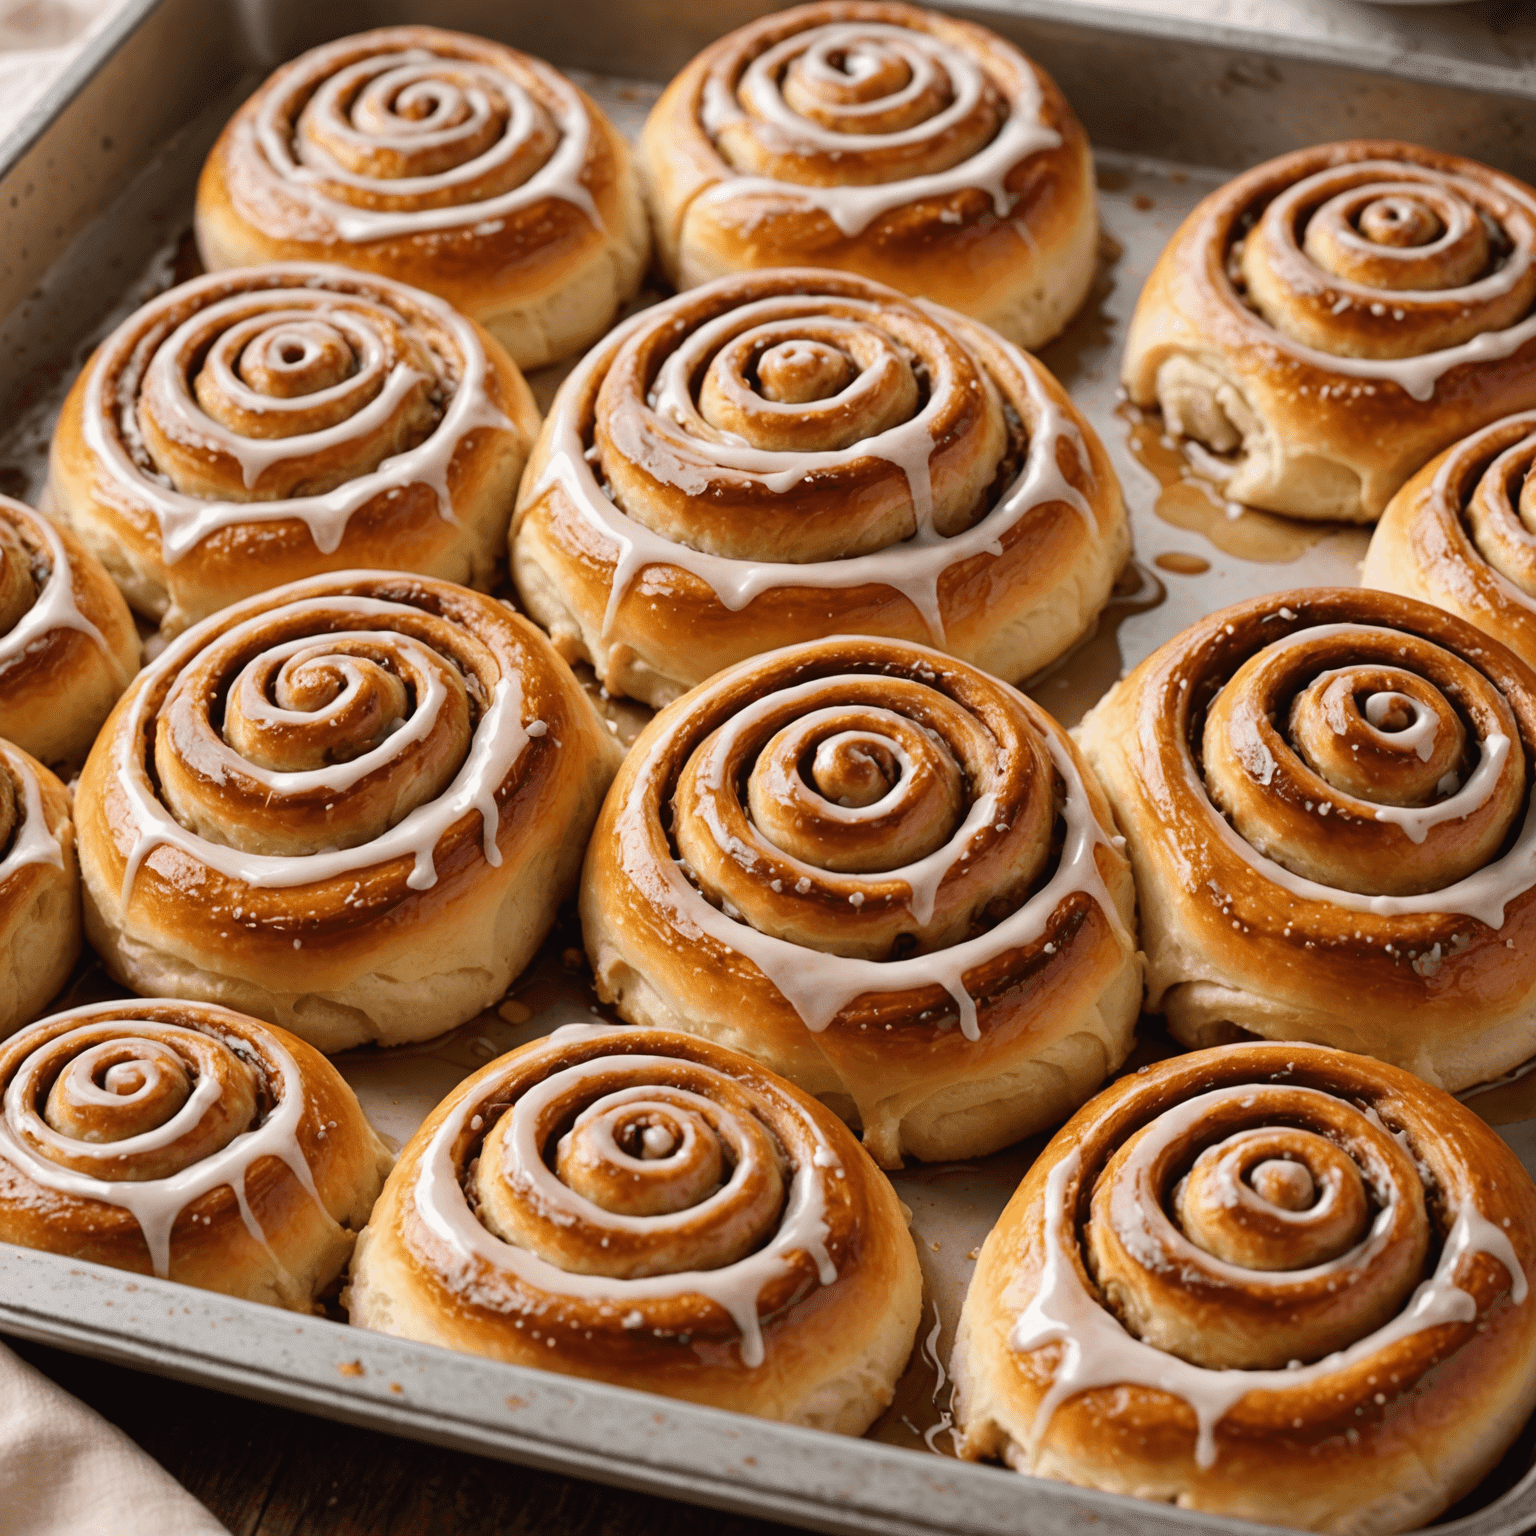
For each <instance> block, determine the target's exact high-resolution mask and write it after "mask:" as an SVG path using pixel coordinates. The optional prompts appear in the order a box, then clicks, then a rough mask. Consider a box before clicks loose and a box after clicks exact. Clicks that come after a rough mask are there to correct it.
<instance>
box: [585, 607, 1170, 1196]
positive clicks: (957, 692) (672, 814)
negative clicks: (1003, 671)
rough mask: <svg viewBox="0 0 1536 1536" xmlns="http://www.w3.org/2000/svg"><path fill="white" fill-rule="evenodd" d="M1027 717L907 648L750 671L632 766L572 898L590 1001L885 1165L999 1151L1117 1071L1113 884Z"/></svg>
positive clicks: (1116, 861) (1049, 725)
mask: <svg viewBox="0 0 1536 1536" xmlns="http://www.w3.org/2000/svg"><path fill="white" fill-rule="evenodd" d="M1118 843H1119V839H1118V838H1117V837H1116V836H1115V832H1114V823H1113V821H1112V819H1111V817H1110V814H1109V808H1108V806H1107V804H1106V803H1105V801H1104V798H1103V794H1102V791H1101V790H1100V789H1099V787H1098V785H1097V784H1096V783H1095V782H1094V780H1093V776H1092V774H1091V773H1089V772H1088V770H1087V769H1086V768H1085V767H1084V766H1083V764H1082V762H1081V760H1080V759H1079V757H1078V756H1077V753H1076V752H1075V750H1074V749H1073V747H1072V744H1071V742H1070V741H1069V740H1068V739H1067V736H1066V733H1065V732H1064V731H1063V730H1062V729H1061V727H1060V726H1058V725H1057V724H1056V722H1055V721H1054V720H1052V719H1051V718H1050V716H1049V715H1047V714H1046V713H1045V712H1044V711H1043V710H1042V709H1040V708H1039V707H1038V706H1036V705H1035V704H1033V703H1031V702H1030V701H1029V700H1028V699H1026V698H1024V697H1023V696H1022V695H1021V694H1019V693H1016V692H1015V691H1014V690H1013V689H1012V688H1009V687H1008V686H1007V685H1006V684H1004V683H1000V682H998V681H997V680H996V679H995V678H991V677H988V676H987V675H986V674H985V673H982V672H980V671H978V670H977V669H976V668H974V667H970V666H967V665H966V664H965V663H964V662H959V661H954V660H952V659H950V658H949V657H946V656H942V655H940V654H939V653H938V652H937V651H930V650H926V649H924V648H923V647H921V646H914V645H898V644H896V643H894V642H892V641H882V640H859V639H852V638H846V637H845V638H841V639H835V640H825V641H819V642H817V643H815V644H811V645H801V646H791V647H788V648H786V649H784V650H782V651H775V652H773V653H772V654H771V655H768V656H764V657H761V658H759V659H758V660H756V661H752V662H745V663H743V664H742V665H741V666H738V667H733V668H731V669H730V670H729V671H727V672H723V673H722V674H721V675H720V676H719V677H717V678H715V679H713V680H712V681H710V682H708V683H705V684H703V685H702V686H701V687H699V688H696V689H695V690H694V691H693V692H692V693H690V694H687V695H685V696H684V697H683V698H681V699H679V700H678V701H677V702H676V703H675V704H673V705H671V706H669V707H668V708H667V709H665V710H663V711H662V712H661V714H659V715H658V716H657V717H656V719H655V720H654V721H653V722H652V723H651V725H649V726H648V727H647V728H646V730H645V731H644V732H643V733H642V735H641V736H640V739H639V740H638V741H637V742H636V743H635V745H634V746H633V747H632V748H631V750H630V753H629V757H628V758H627V759H626V761H625V764H624V766H623V767H622V768H621V769H620V770H619V775H618V778H617V779H616V780H615V781H614V785H613V788H612V790H611V791H610V792H609V795H608V799H607V801H606V802H605V804H604V806H603V812H602V815H601V817H600V818H599V820H598V824H597V830H596V832H595V833H594V835H593V839H592V844H591V847H590V848H589V850H588V853H587V862H586V867H585V869H584V870H583V873H582V887H581V917H582V926H583V929H584V932H585V935H586V942H587V952H588V954H589V956H590V958H591V960H592V966H593V970H594V972H595V974H596V978H597V988H598V993H599V995H600V996H601V997H602V998H604V999H605V1000H606V1001H611V1002H613V1003H614V1004H615V1006H616V1007H617V1009H618V1011H619V1013H620V1014H621V1015H622V1016H623V1017H624V1018H626V1019H629V1020H631V1021H632V1022H635V1023H641V1024H648V1025H654V1026H657V1027H666V1028H674V1029H682V1030H688V1031H690V1032H692V1033H694V1034H700V1035H704V1036H707V1037H709V1038H710V1039H714V1040H717V1041H720V1042H721V1043H723V1044H726V1045H730V1046H733V1047H735V1048H736V1049H739V1050H742V1051H746V1052H747V1053H749V1054H751V1055H753V1056H756V1057H757V1058H758V1059H759V1060H761V1061H763V1062H766V1063H767V1064H768V1065H769V1066H770V1067H772V1068H773V1070H774V1071H776V1072H779V1073H781V1074H782V1075H783V1076H785V1077H788V1078H789V1079H790V1080H791V1081H792V1082H794V1083H796V1084H798V1085H799V1086H800V1087H801V1088H804V1089H806V1090H807V1091H808V1092H810V1093H814V1094H815V1095H816V1096H817V1097H818V1098H821V1099H824V1100H825V1101H826V1102H828V1103H829V1104H831V1105H832V1106H833V1107H834V1108H836V1109H837V1110H838V1111H839V1113H841V1114H843V1115H844V1116H845V1118H847V1119H849V1120H850V1121H851V1122H853V1123H856V1124H858V1125H859V1126H861V1127H862V1129H863V1133H864V1142H865V1145H866V1146H867V1147H868V1148H869V1150H870V1152H871V1153H872V1155H873V1156H874V1157H875V1159H876V1161H877V1162H880V1163H882V1164H884V1165H886V1166H888V1167H889V1166H893V1165H896V1164H899V1162H900V1160H901V1157H902V1155H903V1154H904V1153H910V1154H912V1155H914V1156H917V1157H921V1158H928V1159H939V1158H950V1157H967V1156H976V1155H979V1154H981V1153H984V1152H990V1151H994V1150H996V1149H997V1148H998V1147H1001V1146H1006V1145H1007V1144H1008V1143H1009V1142H1012V1141H1015V1140H1017V1139H1018V1138H1019V1137H1020V1136H1023V1135H1026V1134H1028V1133H1029V1132H1030V1131H1033V1130H1038V1129H1041V1128H1043V1127H1045V1126H1047V1125H1051V1124H1054V1123H1056V1122H1058V1121H1060V1120H1061V1119H1062V1117H1063V1116H1065V1115H1066V1114H1068V1113H1070V1112H1071V1110H1072V1109H1073V1108H1075V1107H1076V1106H1077V1105H1078V1104H1080V1103H1081V1102H1082V1101H1083V1099H1084V1098H1085V1097H1087V1095H1088V1094H1089V1093H1091V1092H1092V1091H1093V1089H1094V1088H1095V1087H1097V1086H1098V1084H1099V1083H1100V1082H1101V1081H1102V1080H1103V1079H1104V1077H1105V1075H1106V1074H1107V1073H1109V1072H1111V1071H1113V1070H1114V1068H1116V1067H1117V1066H1119V1064H1120V1063H1121V1062H1122V1061H1123V1060H1124V1059H1125V1056H1126V1053H1127V1052H1128V1051H1129V1049H1130V1044H1131V1034H1132V1031H1133V1029H1134V1028H1135V1023H1136V1017H1137V1012H1138V1007H1139V1004H1140V1001H1141V957H1140V956H1139V955H1138V954H1137V952H1136V941H1135V938H1134V932H1133V931H1134V923H1135V919H1134V903H1133V896H1132V890H1131V877H1130V870H1129V867H1128V865H1127V863H1126V861H1125V856H1124V855H1123V854H1122V853H1121V852H1120V851H1119V848H1118V846H1117V844H1118Z"/></svg>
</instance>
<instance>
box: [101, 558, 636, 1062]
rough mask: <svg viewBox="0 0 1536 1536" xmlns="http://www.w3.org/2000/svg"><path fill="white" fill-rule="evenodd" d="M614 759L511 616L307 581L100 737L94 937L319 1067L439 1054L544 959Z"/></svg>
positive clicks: (389, 588)
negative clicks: (226, 1008)
mask: <svg viewBox="0 0 1536 1536" xmlns="http://www.w3.org/2000/svg"><path fill="white" fill-rule="evenodd" d="M618 755H619V749H618V748H617V747H616V746H615V745H614V743H613V740H612V738H611V737H610V735H609V733H608V732H607V731H606V730H604V729H603V728H602V727H601V725H600V723H599V721H598V718H597V714H596V711H595V710H594V709H593V707H592V705H591V704H590V702H589V701H588V699H587V697H586V695H585V694H584V693H583V692H582V691H581V689H580V687H579V685H578V684H577V682H576V680H575V678H574V677H572V675H571V673H570V671H569V669H568V668H567V667H566V666H565V664H564V662H562V661H561V660H560V659H559V657H557V656H556V655H555V654H554V652H553V651H552V650H551V649H550V647H549V643H548V641H546V640H545V638H544V637H543V635H541V634H540V633H539V632H538V630H536V629H535V628H534V627H533V625H531V624H530V623H528V621H527V620H526V619H523V618H520V617H519V616H518V615H516V614H514V613H512V612H510V611H509V610H508V609H507V608H506V607H505V606H504V605H503V604H502V603H499V602H497V601H495V600H494V599H492V598H489V597H483V596H481V595H480V594H479V593H477V592H471V591H469V590H467V589H466V588H464V587H456V586H453V585H451V584H450V583H448V582H442V581H429V580H427V579H425V578H423V577H414V576H396V575H389V574H386V573H381V572H369V571H353V572H350V573H347V574H344V575H340V576H325V577H315V578H313V579H312V580H310V581H305V582H296V583H294V584H293V585H292V586H289V587H283V588H281V589H279V590H278V591H276V592H272V593H268V594H266V595H264V596H262V597H259V598H252V599H249V600H247V601H246V602H244V603H240V604H237V605H236V606H235V607H233V608H229V609H226V610H225V611H224V612H223V613H220V614H217V615H215V616H214V617H213V618H211V619H207V620H205V621H204V622H203V623H202V624H200V625H198V626H197V627H196V628H194V629H192V630H189V631H188V632H187V633H186V634H185V635H183V636H181V638H180V639H179V640H176V641H174V642H173V643H172V644H171V645H170V646H169V647H168V648H167V649H166V650H165V652H164V653H163V654H162V655H161V656H160V657H159V658H158V659H157V660H156V661H154V662H153V663H151V665H150V666H148V667H146V668H145V670H144V671H143V672H141V673H140V674H139V676H138V678H137V680H136V681H135V682H134V684H133V686H132V687H130V688H129V690H128V692H127V693H126V694H125V695H124V696H123V699H122V701H121V703H120V704H119V705H118V707H117V709H116V710H115V711H114V712H113V714H112V717H111V719H109V720H108V722H107V724H106V727H105V728H104V729H103V731H102V733H101V736H100V738H99V739H98V740H97V742H96V745H95V747H94V748H93V749H92V751H91V755H90V757H89V758H88V759H87V761H86V765H85V772H84V774H83V775H82V777H81V780H80V788H79V794H78V799H77V802H76V803H77V811H78V818H79V830H80V859H81V870H82V874H83V876H84V880H85V922H86V931H87V934H88V935H89V937H90V940H91V943H92V944H93V945H94V946H95V947H96V949H97V951H98V952H99V953H100V954H101V956H102V958H103V960H104V961H105V962H106V965H107V968H108V969H109V970H110V971H111V973H112V974H113V975H114V976H115V977H116V978H117V979H118V980H119V981H121V982H123V983H124V984H125V985H127V986H129V987H132V988H133V989H134V990H135V991H136V992H139V993H141V994H147V995H164V996H172V997H187V998H195V999H198V1000H200V1001H206V1002H223V1003H227V1004H230V1005H232V1006H236V1007H239V1008H240V1009H242V1010H243V1011H244V1012H247V1013H252V1014H255V1015H256V1016H257V1017H259V1018H264V1019H268V1020H271V1021H272V1022H275V1023H279V1024H282V1025H284V1026H285V1027H287V1028H289V1029H291V1030H292V1031H293V1032H294V1033H295V1034H296V1035H299V1036H300V1037H302V1038H303V1039H305V1040H308V1041H310V1042H311V1043H312V1044H315V1045H318V1046H319V1047H320V1048H321V1049H322V1050H326V1051H337V1050H342V1049H344V1048H346V1047H347V1046H351V1045H356V1044H358V1043H359V1042H362V1041H368V1040H374V1041H379V1042H380V1043H383V1044H397V1043H399V1042H401V1041H407V1040H420V1039H425V1038H427V1037H428V1036H431V1035H435V1034H439V1033H441V1032H442V1031H443V1030H445V1029H448V1028H450V1027H452V1026H453V1025H455V1024H460V1023H462V1022H463V1021H464V1020H465V1019H468V1018H471V1017H473V1016H474V1015H475V1014H476V1013H478V1012H479V1011H480V1010H481V1009H482V1008H485V1007H488V1006H489V1005H490V1004H492V1003H494V1002H495V1001H496V999H498V998H499V997H501V996H502V995H503V993H504V992H505V991H506V989H507V986H508V984H509V983H510V982H511V981H512V979H513V978H514V977H515V976H516V975H517V974H518V972H519V971H520V970H521V969H522V968H523V967H524V966H525V965H526V964H527V963H528V961H529V959H530V958H531V957H532V955H533V953H534V951H535V950H536V949H537V948H538V946H539V943H540V941H541V940H542V939H543V937H544V935H545V933H546V932H547V931H548V930H549V927H550V924H551V923H552V922H553V920H554V915H555V909H556V906H557V905H558V903H559V902H560V901H561V899H562V898H563V897H564V896H565V895H566V894H568V893H569V891H570V890H571V888H572V887H573V886H574V884H575V881H576V877H577V872H578V870H579V868H580V864H581V855H582V850H583V848H584V847H585V845H586V840H587V833H588V832H589V831H590V829H591V826H592V821H593V818H594V817H595V816H596V814H597V808H598V803H599V801H600V800H601V798H602V794H603V790H604V789H605V788H606V786H607V783H608V780H609V779H610V777H611V776H612V773H613V768H614V764H615V761H616V759H617V757H618Z"/></svg>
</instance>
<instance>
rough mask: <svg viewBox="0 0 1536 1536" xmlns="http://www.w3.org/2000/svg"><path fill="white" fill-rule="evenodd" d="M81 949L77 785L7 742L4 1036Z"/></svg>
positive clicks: (1, 821) (0, 778)
mask: <svg viewBox="0 0 1536 1536" xmlns="http://www.w3.org/2000/svg"><path fill="white" fill-rule="evenodd" d="M3 526H4V525H3V524H0V527H3ZM79 955H80V869H79V865H78V864H77V863H76V861H75V826H74V821H73V808H72V806H71V804H70V798H69V791H68V790H67V789H66V788H65V787H64V785H63V784H61V783H60V782H59V780H58V779H57V778H56V777H55V776H54V775H53V774H52V773H50V772H49V771H48V769H46V768H45V767H43V765H42V764H41V763H40V762H38V761H37V760H36V759H35V758H33V757H29V756H28V755H27V754H26V753H25V752H23V751H22V750H21V749H20V748H19V747H14V746H12V745H11V744H10V743H9V742H8V741H0V1039H4V1037H5V1036H6V1035H9V1034H11V1033H12V1032H13V1031H15V1030H17V1029H19V1028H20V1027H21V1026H22V1025H23V1024H25V1023H27V1022H28V1021H29V1020H31V1019H35V1018H36V1017H37V1015H38V1014H39V1013H41V1012H42V1010H43V1009H44V1007H46V1006H47V1003H48V1000H49V998H51V997H52V996H53V995H54V994H55V993H56V992H58V991H59V989H60V988H61V987H62V986H63V985H64V983H65V982H66V981H68V979H69V973H70V971H71V970H73V968H74V964H75V961H76V960H77V959H78V958H79Z"/></svg>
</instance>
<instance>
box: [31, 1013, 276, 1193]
mask: <svg viewBox="0 0 1536 1536" xmlns="http://www.w3.org/2000/svg"><path fill="white" fill-rule="evenodd" d="M258 1083H259V1079H258V1076H257V1073H256V1070H255V1069H254V1068H253V1067H252V1066H250V1065H249V1064H248V1063H247V1062H245V1061H243V1060H241V1058H240V1057H239V1056H237V1055H236V1054H235V1053H234V1051H232V1050H231V1049H230V1048H229V1046H227V1045H226V1044H225V1043H224V1042H223V1041H222V1040H219V1039H216V1038H214V1037H212V1036H209V1035H204V1034H202V1033H200V1032H199V1031H197V1030H193V1029H187V1028H184V1027H182V1026H180V1025H174V1024H163V1023H158V1022H154V1021H150V1020H139V1019H127V1020H124V1019H117V1020H113V1021H112V1022H110V1023H102V1024H88V1025H84V1026H82V1027H80V1028H78V1029H72V1030H69V1031H68V1032H67V1033H64V1034H61V1035H57V1036H55V1037H54V1038H53V1039H51V1040H48V1041H46V1042H44V1043H43V1044H41V1045H40V1046H38V1048H37V1049H36V1050H35V1051H33V1052H32V1053H31V1054H30V1055H28V1056H27V1057H26V1059H25V1061H24V1062H23V1064H22V1066H21V1068H20V1070H19V1071H18V1072H17V1074H16V1076H15V1077H14V1078H13V1079H12V1083H11V1086H10V1088H9V1090H8V1092H7V1094H6V1116H7V1119H8V1120H9V1121H10V1123H11V1129H12V1131H13V1132H14V1133H15V1134H16V1135H17V1136H18V1137H20V1138H21V1140H22V1141H24V1142H25V1143H27V1144H28V1145H29V1146H30V1148H31V1150H32V1151H33V1152H35V1153H36V1154H37V1155H39V1156H40V1157H42V1158H44V1159H45V1160H46V1161H48V1162H51V1163H54V1164H56V1165H59V1166H61V1167H65V1168H71V1169H74V1170H75V1171H76V1172H81V1173H87V1174H91V1175H94V1176H96V1177H99V1178H107V1179H115V1180H130V1181H135V1182H138V1181H147V1180H153V1179H165V1178H170V1177H172V1176H173V1175H175V1174H177V1173H180V1172H181V1171H182V1170H183V1169H185V1168H189V1167H191V1166H192V1165H194V1164H196V1163H198V1162H201V1161H202V1160H203V1159H205V1158H208V1157H211V1156H212V1155H213V1154H214V1153H215V1152H218V1151H220V1150H221V1149H223V1148H224V1147H227V1146H228V1145H229V1144H230V1142H232V1141H233V1140H234V1139H235V1137H236V1136H239V1135H240V1134H241V1133H242V1132H245V1131H249V1130H252V1129H254V1128H255V1126H256V1124H257V1120H258V1101H257V1090H258Z"/></svg>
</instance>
